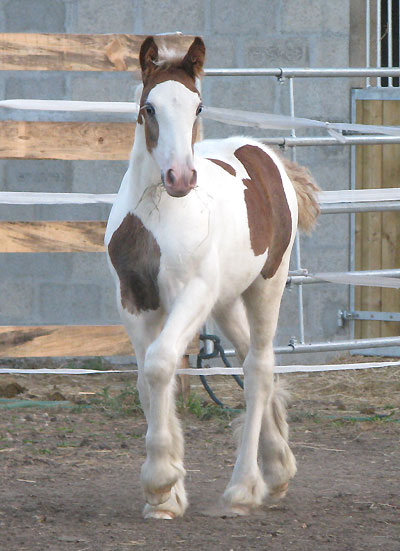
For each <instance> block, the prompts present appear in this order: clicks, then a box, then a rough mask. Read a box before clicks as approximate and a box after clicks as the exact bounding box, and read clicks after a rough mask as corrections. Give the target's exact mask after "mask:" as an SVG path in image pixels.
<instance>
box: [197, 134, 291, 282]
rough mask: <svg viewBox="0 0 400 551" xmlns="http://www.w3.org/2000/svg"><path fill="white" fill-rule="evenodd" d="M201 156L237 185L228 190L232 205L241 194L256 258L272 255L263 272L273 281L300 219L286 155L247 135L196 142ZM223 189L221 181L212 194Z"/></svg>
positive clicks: (264, 275)
mask: <svg viewBox="0 0 400 551" xmlns="http://www.w3.org/2000/svg"><path fill="white" fill-rule="evenodd" d="M195 154H196V155H198V156H199V157H201V158H203V159H207V160H208V161H209V163H212V164H213V165H218V166H219V175H220V178H221V180H223V181H224V182H226V181H230V182H231V184H232V186H231V187H230V188H228V191H227V189H226V188H225V189H224V193H225V194H226V201H227V202H228V203H230V202H231V201H232V199H231V195H235V193H236V194H237V193H238V190H239V196H240V200H241V202H242V204H244V205H245V215H244V218H245V222H246V231H247V232H248V234H249V237H250V248H251V250H252V254H253V255H254V256H255V257H260V256H264V255H267V257H266V259H264V261H265V263H264V262H263V266H262V270H261V273H262V275H263V277H264V278H265V279H267V278H271V277H273V275H274V274H275V273H276V271H277V269H278V268H279V266H280V264H281V261H282V258H283V256H284V254H285V252H286V251H287V250H288V249H290V245H291V243H292V242H293V237H294V234H295V232H296V228H297V215H298V213H297V199H296V193H295V190H294V188H293V185H292V183H291V181H290V179H289V177H288V175H287V173H286V171H285V168H284V165H283V163H282V162H281V160H280V157H279V156H278V155H277V154H276V153H275V152H274V151H273V150H272V149H270V148H267V147H265V146H264V145H263V144H261V143H260V142H257V141H256V140H252V139H249V138H245V137H233V138H227V139H223V140H204V141H203V142H200V143H199V144H196V147H195ZM215 172H216V171H215V169H214V170H213V173H215ZM235 184H236V185H235ZM199 185H201V178H200V182H199ZM217 189H218V182H217V181H215V182H214V185H213V187H212V190H213V191H214V192H217ZM217 195H218V193H217ZM234 215H235V212H234V211H233V212H232V213H231V216H234ZM227 227H229V224H228V226H227Z"/></svg>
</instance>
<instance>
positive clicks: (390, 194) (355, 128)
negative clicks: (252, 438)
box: [0, 99, 400, 375]
mask: <svg viewBox="0 0 400 551" xmlns="http://www.w3.org/2000/svg"><path fill="white" fill-rule="evenodd" d="M0 107H3V108H7V109H25V110H40V111H73V112H96V113H130V114H134V115H135V114H136V115H137V113H138V110H139V106H138V104H137V103H134V102H90V101H59V100H24V99H14V100H2V101H0ZM202 116H203V117H204V118H207V119H211V120H214V121H219V122H223V123H226V124H233V125H238V126H252V127H254V128H265V129H271V128H272V129H283V130H289V129H293V128H324V129H325V130H327V132H328V133H329V134H330V135H332V136H334V137H335V138H336V139H337V140H338V141H339V142H345V141H346V137H345V136H342V134H341V132H343V131H349V132H362V133H365V134H371V133H372V134H385V135H390V136H399V137H400V127H395V126H376V125H364V124H349V123H330V122H323V121H316V120H312V119H305V118H299V117H287V116H285V115H274V114H272V113H256V112H249V111H241V110H233V109H223V108H215V107H204V108H203V111H202ZM115 197H116V196H115V195H114V194H90V193H34V192H0V203H2V204H14V205H34V204H48V205H50V204H52V205H65V204H80V205H83V204H95V203H106V204H112V203H113V202H114V199H115ZM396 199H400V189H399V188H398V189H390V190H389V189H387V190H381V189H379V190H355V191H353V190H346V191H333V192H321V193H320V202H321V204H329V203H351V202H354V201H355V200H357V201H366V202H367V201H393V200H396ZM315 277H318V278H319V279H323V280H324V281H330V282H333V283H343V284H353V285H371V286H379V287H392V288H397V289H398V288H400V281H399V280H396V279H394V278H388V277H379V276H371V275H354V274H345V273H334V274H327V273H321V274H315ZM398 365H400V362H375V363H364V364H338V365H316V366H303V365H295V366H281V367H276V368H275V372H276V373H300V372H301V373H309V372H316V371H318V372H319V371H339V370H347V369H370V368H378V367H386V366H398ZM134 372H135V370H133V371H132V370H131V371H119V370H109V371H98V370H88V369H56V370H51V369H8V368H0V373H25V374H26V373H35V374H39V373H56V374H59V375H71V374H74V375H81V374H82V375H83V374H91V373H134ZM178 373H180V374H188V375H242V374H243V369H242V368H205V369H179V370H178Z"/></svg>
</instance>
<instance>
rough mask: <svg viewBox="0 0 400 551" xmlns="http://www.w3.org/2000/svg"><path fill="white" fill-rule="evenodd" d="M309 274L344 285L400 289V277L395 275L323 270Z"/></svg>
mask: <svg viewBox="0 0 400 551" xmlns="http://www.w3.org/2000/svg"><path fill="white" fill-rule="evenodd" d="M308 275H310V276H312V277H314V278H317V279H320V280H322V281H328V282H330V283H341V284H343V285H361V286H366V287H387V288H389V289H400V279H396V278H394V277H381V276H377V275H369V274H349V273H346V272H332V273H329V272H325V273H324V272H321V273H316V274H308ZM305 277H307V276H305Z"/></svg>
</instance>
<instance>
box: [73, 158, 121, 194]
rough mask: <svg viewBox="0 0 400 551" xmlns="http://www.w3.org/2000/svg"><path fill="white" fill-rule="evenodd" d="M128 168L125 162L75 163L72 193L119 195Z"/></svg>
mask: <svg viewBox="0 0 400 551" xmlns="http://www.w3.org/2000/svg"><path fill="white" fill-rule="evenodd" d="M127 168H128V162H125V161H75V162H74V164H73V171H74V172H73V187H72V191H74V192H78V193H117V192H118V190H119V188H120V185H121V181H122V178H123V177H124V174H125V172H126V170H127Z"/></svg>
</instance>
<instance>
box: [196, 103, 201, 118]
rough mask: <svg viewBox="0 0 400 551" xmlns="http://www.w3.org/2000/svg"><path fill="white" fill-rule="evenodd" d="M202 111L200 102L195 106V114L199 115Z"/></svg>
mask: <svg viewBox="0 0 400 551" xmlns="http://www.w3.org/2000/svg"><path fill="white" fill-rule="evenodd" d="M202 111H203V106H202V104H201V103H200V105H199V106H198V108H197V111H196V116H198V115H200V113H201V112H202Z"/></svg>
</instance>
